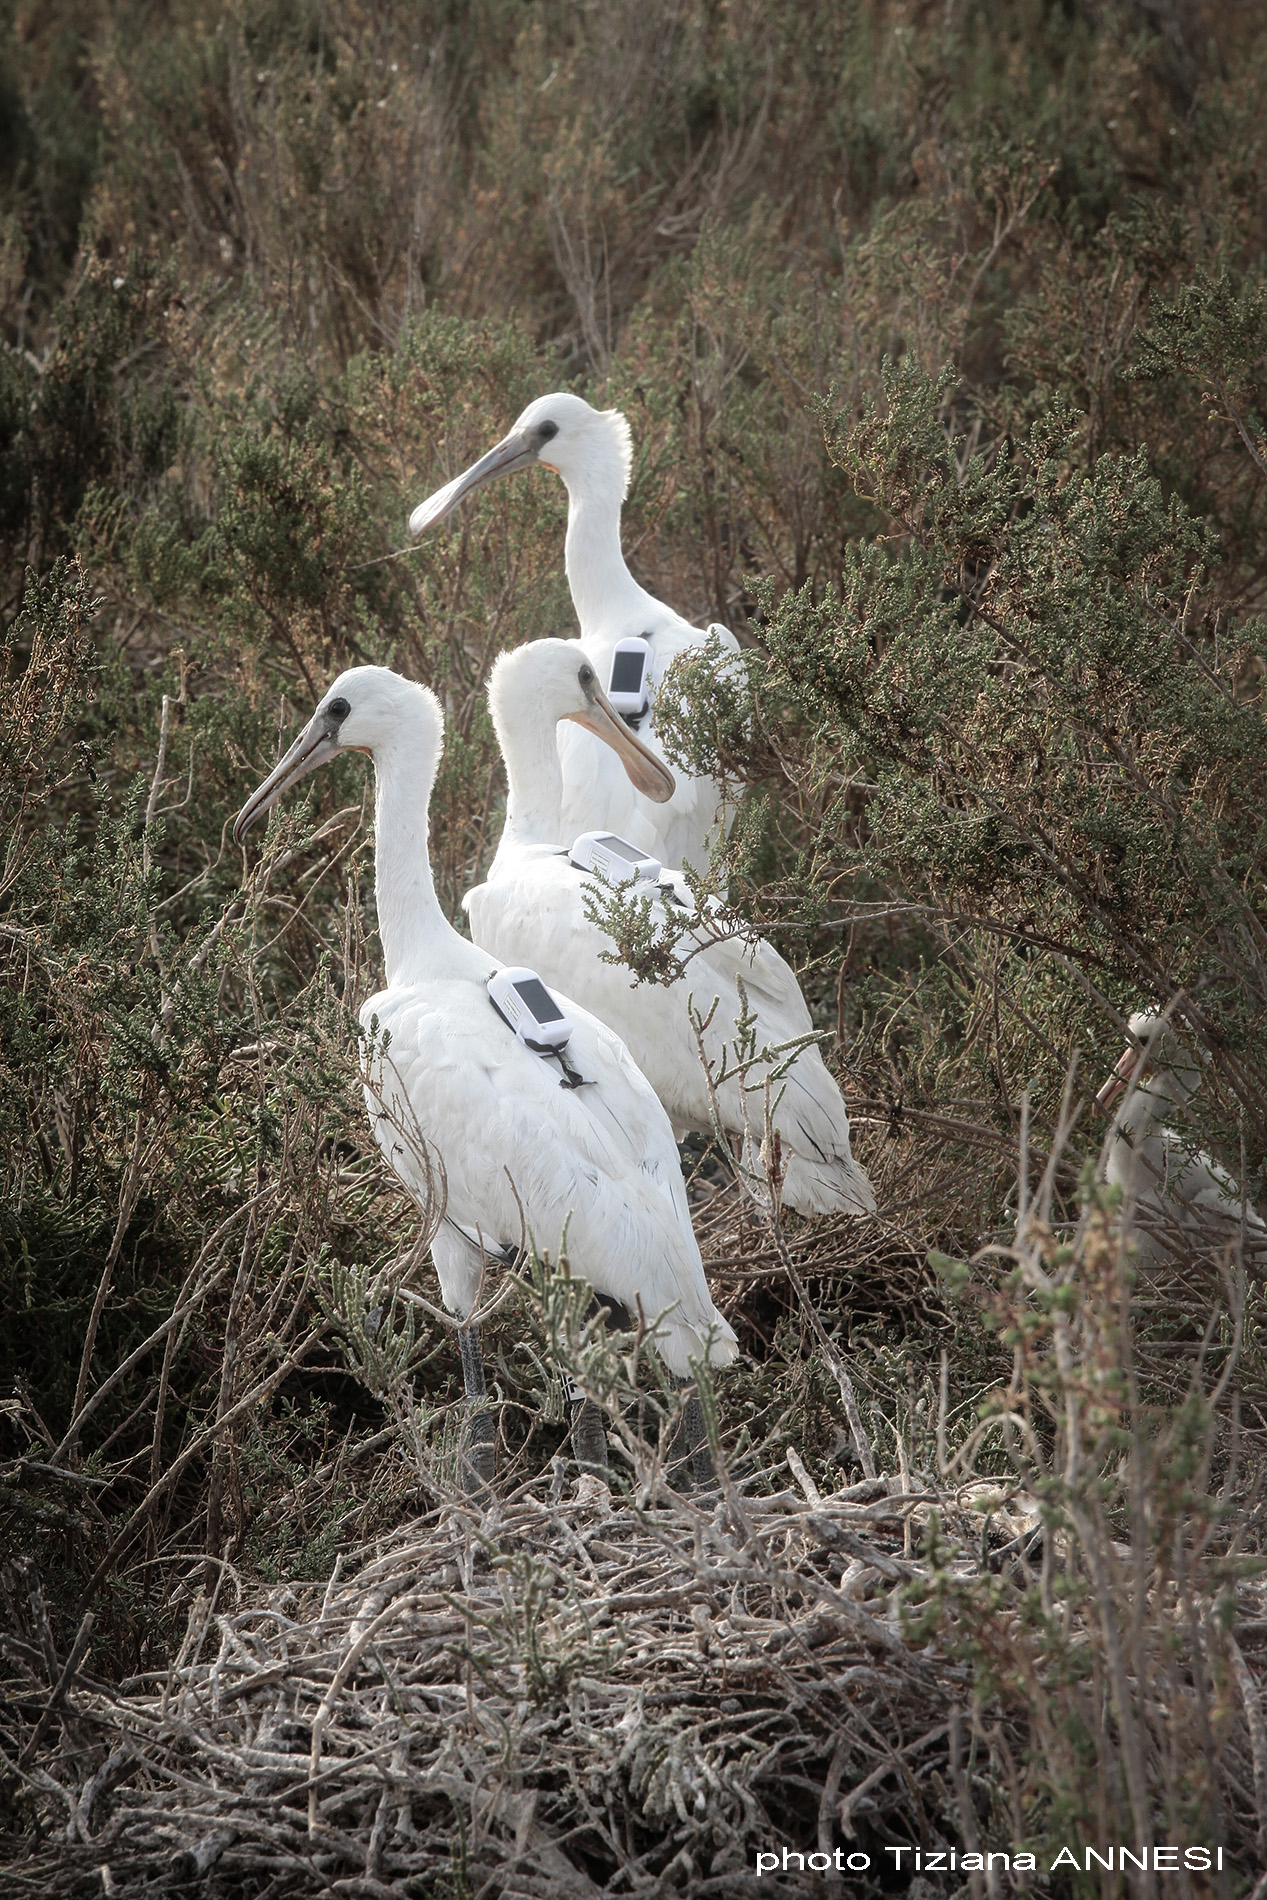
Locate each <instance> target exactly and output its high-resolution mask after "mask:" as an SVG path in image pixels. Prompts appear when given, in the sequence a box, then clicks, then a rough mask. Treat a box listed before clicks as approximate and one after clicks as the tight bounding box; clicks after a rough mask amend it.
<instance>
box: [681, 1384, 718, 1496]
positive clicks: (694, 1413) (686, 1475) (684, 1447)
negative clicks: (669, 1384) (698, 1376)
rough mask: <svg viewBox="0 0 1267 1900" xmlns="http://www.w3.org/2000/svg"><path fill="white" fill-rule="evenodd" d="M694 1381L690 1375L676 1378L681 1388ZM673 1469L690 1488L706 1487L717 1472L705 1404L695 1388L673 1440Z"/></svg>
mask: <svg viewBox="0 0 1267 1900" xmlns="http://www.w3.org/2000/svg"><path fill="white" fill-rule="evenodd" d="M690 1383H691V1381H690V1380H689V1379H677V1378H675V1379H674V1381H673V1384H674V1387H675V1388H676V1390H677V1391H679V1392H680V1391H681V1390H682V1389H683V1387H685V1386H689V1385H690ZM669 1470H670V1472H671V1473H673V1475H674V1476H680V1478H681V1479H682V1481H683V1484H684V1488H685V1489H686V1490H688V1491H706V1490H707V1489H708V1488H709V1486H710V1485H712V1484H713V1482H714V1481H715V1479H716V1476H717V1474H716V1472H715V1471H714V1470H713V1455H712V1453H711V1452H710V1451H709V1449H708V1434H707V1432H706V1431H705V1430H704V1408H703V1406H702V1405H701V1404H700V1402H699V1398H698V1395H697V1394H696V1393H695V1392H694V1391H692V1392H691V1395H690V1397H689V1398H688V1399H687V1401H686V1404H685V1405H684V1406H683V1407H682V1416H681V1418H680V1419H679V1420H678V1423H677V1429H676V1430H675V1432H674V1434H673V1437H672V1440H671V1441H670V1444H669Z"/></svg>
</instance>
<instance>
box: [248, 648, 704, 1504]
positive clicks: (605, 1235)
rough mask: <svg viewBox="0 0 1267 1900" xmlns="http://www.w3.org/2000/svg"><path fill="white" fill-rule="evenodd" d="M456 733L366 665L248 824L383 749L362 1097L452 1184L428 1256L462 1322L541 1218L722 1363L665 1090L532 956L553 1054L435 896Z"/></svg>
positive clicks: (682, 1349)
mask: <svg viewBox="0 0 1267 1900" xmlns="http://www.w3.org/2000/svg"><path fill="white" fill-rule="evenodd" d="M572 650H573V651H574V652H575V648H573V649H572ZM594 704H595V706H597V708H598V712H597V713H591V711H590V710H589V709H588V708H582V707H580V706H578V708H577V711H576V714H575V715H574V716H575V717H578V718H591V717H595V718H596V717H604V718H607V719H608V720H609V721H610V722H611V723H618V721H616V717H615V715H614V714H602V711H601V696H599V695H596V697H595V701H594ZM442 744H443V715H442V713H441V710H440V706H439V703H438V701H437V700H436V698H435V695H434V694H433V693H431V692H429V691H428V690H427V689H426V688H425V687H422V686H418V685H415V684H413V683H412V682H411V681H409V680H405V679H402V678H401V677H400V676H399V675H398V674H395V673H392V672H390V671H389V670H388V669H386V668H385V667H379V666H358V667H353V668H352V669H351V670H350V671H348V672H345V673H342V674H340V676H339V678H338V679H336V680H335V682H334V684H333V685H332V686H331V687H330V688H329V689H328V691H327V692H326V693H325V694H324V696H323V697H322V699H321V702H320V704H319V705H318V707H317V709H316V711H315V713H314V714H313V716H312V718H311V719H310V720H309V721H308V724H307V725H306V726H305V727H304V729H303V731H302V732H301V733H300V734H299V737H298V738H297V739H296V740H295V742H294V744H293V745H292V746H291V748H290V750H289V751H288V752H287V753H286V755H285V757H284V758H283V759H282V760H281V761H280V763H279V764H278V765H277V766H276V767H275V768H274V770H273V771H272V772H270V773H269V775H268V777H267V778H266V779H265V780H264V781H263V783H262V784H261V785H260V786H259V787H258V789H257V790H256V791H255V792H253V793H252V795H251V797H250V798H249V799H248V800H247V802H246V804H245V805H244V806H243V808H242V810H241V812H240V813H239V815H238V818H237V821H236V823H235V825H234V836H235V838H239V839H240V838H241V837H242V836H243V835H244V834H245V833H246V831H247V830H248V828H249V827H250V826H251V825H252V824H253V823H254V822H255V821H256V820H257V819H258V818H260V817H262V816H263V814H264V813H265V812H267V811H268V810H269V808H270V807H271V806H272V805H273V804H275V803H276V801H277V800H278V799H279V798H280V797H281V796H282V795H283V793H285V792H287V791H289V790H290V788H291V787H292V786H294V785H296V784H298V782H299V781H300V780H301V779H303V778H304V777H306V776H307V774H308V773H309V772H313V771H315V770H316V769H317V767H318V766H320V765H322V764H324V763H325V762H326V761H327V760H329V759H333V758H336V757H337V756H338V755H339V754H340V753H341V752H345V751H348V750H355V751H360V752H368V753H369V754H370V756H371V757H372V759H373V761H374V770H375V776H376V781H377V790H376V803H375V823H374V848H375V895H376V900H377V906H378V928H379V936H380V939H381V942H382V950H383V963H384V973H385V978H386V987H385V988H384V989H382V990H380V991H379V992H378V994H377V995H375V996H371V997H370V998H369V1000H368V1001H367V1002H366V1003H365V1004H364V1005H363V1007H362V1009H361V1013H360V1020H361V1026H362V1029H363V1030H364V1032H365V1034H366V1037H367V1038H368V1039H369V1051H368V1056H367V1066H366V1072H365V1096H366V1103H367V1106H368V1109H369V1113H370V1119H371V1122H372V1125H373V1130H374V1135H375V1139H376V1140H377V1142H378V1144H379V1147H380V1148H381V1149H382V1151H383V1153H384V1154H385V1156H386V1157H387V1159H388V1161H389V1162H390V1163H391V1165H392V1167H393V1168H394V1169H395V1171H396V1173H397V1175H398V1176H399V1178H400V1180H401V1181H402V1182H403V1184H404V1185H405V1187H406V1189H408V1191H409V1192H410V1194H411V1195H412V1196H413V1197H414V1198H415V1200H416V1201H417V1202H418V1203H419V1204H420V1205H421V1206H423V1207H424V1208H426V1207H427V1206H428V1204H429V1202H430V1203H431V1204H432V1205H434V1199H435V1187H436V1179H437V1176H438V1177H439V1178H440V1179H441V1180H442V1182H443V1190H444V1199H443V1219H442V1220H441V1222H440V1224H439V1227H438V1229H437V1231H436V1234H435V1238H434V1240H433V1242H432V1248H431V1254H432V1259H433V1261H434V1263H435V1268H436V1272H437V1274H438V1276H439V1280H440V1287H441V1291H442V1293H443V1297H444V1302H445V1305H446V1306H447V1307H448V1308H449V1310H450V1311H451V1312H452V1313H454V1314H455V1315H456V1316H457V1317H458V1319H459V1320H464V1319H466V1318H467V1317H468V1316H469V1315H470V1314H471V1312H472V1310H473V1308H474V1305H475V1302H476V1300H477V1299H478V1296H479V1290H480V1286H481V1282H482V1279H483V1274H484V1269H485V1261H486V1258H493V1257H496V1256H498V1255H500V1256H501V1257H502V1258H503V1259H506V1260H509V1259H511V1258H513V1257H514V1256H515V1255H516V1254H517V1253H518V1251H519V1250H520V1248H521V1246H522V1244H523V1242H524V1239H525V1235H524V1226H525V1224H526V1226H527V1229H528V1237H530V1238H531V1240H532V1241H533V1242H535V1244H536V1246H537V1247H538V1248H539V1249H541V1250H548V1251H550V1252H551V1253H552V1254H553V1255H554V1256H555V1257H556V1258H557V1257H558V1254H559V1251H560V1250H561V1249H564V1248H565V1251H566V1253H567V1256H568V1258H569V1261H570V1263H571V1265H572V1268H573V1270H574V1271H575V1273H576V1275H577V1277H578V1278H579V1279H582V1280H584V1281H585V1282H586V1283H587V1284H588V1285H589V1286H590V1287H591V1288H592V1290H593V1291H594V1292H595V1293H596V1294H598V1295H604V1296H606V1297H607V1298H608V1299H609V1300H614V1301H616V1302H618V1303H619V1304H620V1305H621V1306H623V1307H625V1308H626V1309H638V1308H640V1310H641V1313H642V1315H643V1316H644V1317H645V1319H646V1321H647V1323H648V1324H651V1323H652V1322H655V1321H658V1322H659V1324H658V1332H657V1335H656V1343H657V1346H658V1349H659V1351H660V1353H661V1355H662V1356H663V1358H664V1360H665V1363H666V1364H667V1366H668V1367H669V1369H670V1371H671V1372H672V1373H673V1374H674V1375H675V1376H676V1377H677V1378H679V1379H682V1378H684V1377H686V1376H688V1375H689V1372H690V1363H691V1360H692V1359H697V1360H704V1359H707V1361H708V1363H709V1364H711V1365H715V1366H716V1365H725V1364H727V1363H729V1361H730V1360H731V1359H733V1357H734V1355H735V1352H736V1350H737V1342H736V1339H735V1334H734V1332H733V1330H732V1329H731V1327H730V1325H729V1324H728V1322H727V1321H726V1320H725V1319H723V1317H722V1316H721V1314H720V1313H719V1312H718V1311H717V1308H716V1307H715V1306H714V1304H713V1301H712V1298H711V1295H710V1294H709V1290H708V1284H707V1281H706V1280H705V1277H704V1269H703V1264H702V1262H701V1259H700V1251H699V1246H698V1243H697V1242H696V1239H695V1235H694V1232H693V1231H692V1227H691V1220H690V1213H689V1209H688V1204H687V1195H686V1188H685V1184H684V1182H683V1179H682V1170H681V1164H680V1162H679V1159H678V1154H677V1149H676V1146H675V1143H674V1139H673V1131H672V1129H671V1128H670V1126H669V1120H668V1117H667V1115H666V1114H665V1112H664V1110H663V1108H661V1106H660V1103H659V1101H658V1100H657V1098H656V1095H655V1092H654V1090H653V1089H652V1088H651V1085H650V1084H649V1083H648V1082H647V1081H646V1080H645V1078H644V1077H643V1076H642V1075H641V1074H640V1073H639V1071H638V1069H637V1068H636V1067H635V1065H634V1063H633V1062H632V1060H631V1059H630V1056H629V1053H628V1051H627V1050H626V1048H625V1046H624V1044H623V1043H622V1042H621V1041H620V1038H619V1037H618V1036H617V1035H615V1034H614V1033H613V1031H612V1030H610V1029H608V1028H607V1027H606V1025H605V1024H603V1023H601V1022H599V1021H598V1020H597V1019H596V1018H595V1017H594V1016H592V1015H590V1014H589V1012H588V1011H586V1010H585V1009H582V1008H578V1007H577V1006H576V1005H575V1004H573V1003H571V1002H570V1001H568V1000H567V999H566V998H562V997H559V998H549V997H548V996H542V997H539V998H538V999H537V1001H536V1002H534V1000H533V996H532V993H531V985H530V984H529V985H528V988H527V989H525V988H523V987H522V984H523V983H525V982H527V979H528V978H529V977H530V976H531V973H530V972H522V971H520V972H518V973H517V974H518V976H519V977H520V979H521V988H520V989H519V991H518V992H517V996H518V999H519V1000H518V1002H516V1000H515V998H514V997H510V998H508V997H507V992H506V985H505V983H504V982H503V983H502V985H501V995H502V1004H503V1006H504V1007H505V1008H506V1009H510V1008H512V1006H513V1007H514V1008H515V1009H519V1008H520V1005H521V1004H523V1003H524V1002H525V1001H526V1003H527V1008H528V1012H529V1013H528V1015H527V1018H526V1020H527V1022H528V1024H529V1030H528V1031H526V1032H525V1033H531V1023H532V1013H531V1012H532V1011H533V1010H534V1009H535V1010H536V1011H537V1014H538V1015H539V1016H540V1017H541V1020H542V1021H546V1020H548V1019H549V1016H550V1011H551V1008H552V1007H554V1008H556V1009H557V1010H559V1012H560V1013H561V1014H563V1015H564V1016H565V1017H566V1018H570V1021H571V1025H572V1028H571V1036H570V1039H569V1040H567V1042H566V1046H565V1048H564V1050H563V1053H562V1055H561V1056H557V1057H556V1056H554V1055H551V1054H548V1053H546V1054H542V1053H538V1052H536V1050H534V1048H533V1047H530V1046H528V1044H527V1043H526V1042H525V1041H523V1040H520V1039H519V1036H518V1035H517V1033H516V1030H515V1029H514V1028H512V1027H511V1026H510V1024H509V1022H508V1021H507V1020H506V1019H504V1017H503V1015H502V1014H501V1013H499V1008H497V1007H495V1006H494V1003H493V1001H491V1000H490V990H489V984H490V979H496V978H497V977H498V973H499V972H501V971H502V970H503V966H502V965H501V964H500V963H499V962H498V960H497V958H496V957H494V956H491V955H490V954H489V953H488V951H487V950H484V949H481V948H479V947H478V946H477V945H475V944H473V943H469V942H467V940H466V939H465V938H464V937H460V936H459V935H458V933H457V932H456V931H455V930H454V929H453V928H452V926H451V925H450V924H449V922H448V920H447V919H446V918H445V916H444V914H443V912H442V911H441V909H440V906H439V903H438V902H437V899H436V894H435V888H434V884H433V881H432V875H431V863H430V858H429V855H428V845H427V836H428V806H429V802H430V798H431V790H432V786H433V783H434V780H435V774H436V768H437V765H438V763H439V759H440V754H441V749H442ZM642 783H643V784H645V785H646V786H647V787H648V789H649V790H650V791H651V792H653V793H654V792H655V791H657V790H665V789H667V785H668V784H669V783H671V778H670V775H669V774H667V773H666V772H665V769H664V767H663V766H661V765H660V764H659V763H658V761H655V760H654V759H651V758H650V756H649V755H648V763H647V766H646V769H645V773H644V775H643V777H642ZM515 975H516V973H515V972H512V973H511V977H512V978H513V977H514V976H515ZM537 990H538V991H540V990H541V985H540V984H538V985H537ZM543 1012H544V1013H543ZM542 1033H543V1034H546V1033H547V1032H545V1031H543V1032H542ZM385 1041H386V1047H385V1048H384V1046H383V1045H384V1042H385ZM582 1083H583V1086H581V1085H580V1084H582ZM461 1349H462V1363H463V1372H464V1377H465V1380H466V1390H467V1397H468V1399H470V1400H472V1401H478V1400H479V1399H481V1398H483V1397H484V1394H485V1385H484V1375H483V1367H482V1361H481V1356H480V1349H479V1339H478V1334H477V1332H476V1330H475V1329H474V1328H465V1329H463V1331H462V1334H461ZM586 1403H587V1404H588V1405H589V1410H588V1412H586V1410H585V1407H583V1406H581V1407H579V1408H577V1412H576V1416H575V1420H574V1431H573V1443H574V1448H575V1449H576V1451H577V1455H578V1457H580V1458H581V1459H582V1462H584V1463H588V1464H590V1465H594V1464H599V1465H605V1463H606V1443H605V1439H604V1437H603V1433H602V1425H601V1415H599V1414H598V1413H597V1408H595V1407H594V1406H593V1405H592V1404H589V1402H588V1401H587V1402H586ZM482 1421H486V1422H487V1421H489V1414H488V1413H487V1411H486V1410H481V1411H477V1413H476V1417H475V1419H474V1420H473V1421H472V1446H471V1450H470V1451H469V1453H468V1459H467V1469H468V1473H473V1476H474V1479H475V1481H476V1482H477V1483H482V1482H485V1481H486V1480H487V1479H489V1478H491V1476H492V1454H493V1450H494V1447H493V1444H492V1442H491V1432H490V1431H489V1430H488V1429H487V1424H486V1425H485V1428H484V1430H483V1434H482V1438H483V1442H482V1443H477V1442H476V1440H477V1439H478V1438H479V1437H480V1429H479V1428H480V1426H481V1422H482ZM688 1425H689V1420H688ZM696 1468H697V1469H698V1465H697V1467H696Z"/></svg>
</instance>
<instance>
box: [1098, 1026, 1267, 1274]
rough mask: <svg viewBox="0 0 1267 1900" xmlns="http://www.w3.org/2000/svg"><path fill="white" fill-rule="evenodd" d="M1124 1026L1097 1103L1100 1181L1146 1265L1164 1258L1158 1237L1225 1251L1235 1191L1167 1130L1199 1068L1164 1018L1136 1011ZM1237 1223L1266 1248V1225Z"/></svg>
mask: <svg viewBox="0 0 1267 1900" xmlns="http://www.w3.org/2000/svg"><path fill="white" fill-rule="evenodd" d="M1127 1026H1128V1028H1129V1029H1130V1033H1131V1040H1130V1043H1129V1045H1128V1046H1127V1048H1126V1050H1125V1052H1124V1053H1123V1055H1122V1056H1121V1058H1120V1060H1119V1061H1118V1063H1117V1066H1116V1068H1115V1069H1114V1070H1113V1073H1112V1075H1110V1077H1109V1079H1108V1081H1107V1082H1106V1083H1105V1084H1104V1087H1103V1088H1102V1089H1101V1090H1100V1092H1099V1094H1098V1095H1097V1097H1096V1100H1097V1101H1098V1102H1099V1104H1100V1106H1101V1107H1102V1108H1104V1109H1106V1110H1109V1109H1113V1110H1114V1111H1115V1112H1114V1114H1113V1126H1112V1129H1111V1130H1110V1133H1109V1137H1108V1141H1107V1143H1106V1148H1105V1157H1104V1177H1105V1179H1106V1181H1108V1182H1109V1183H1110V1184H1112V1185H1113V1186H1116V1187H1120V1188H1121V1189H1122V1198H1123V1204H1124V1209H1125V1213H1126V1217H1127V1219H1128V1220H1131V1221H1133V1222H1134V1223H1136V1224H1137V1225H1138V1228H1139V1232H1140V1245H1141V1250H1142V1252H1143V1253H1144V1254H1145V1256H1146V1257H1147V1258H1156V1257H1157V1256H1158V1254H1159V1253H1160V1252H1166V1251H1169V1249H1168V1248H1167V1247H1166V1245H1165V1240H1164V1239H1163V1236H1169V1237H1170V1239H1171V1240H1172V1241H1173V1240H1176V1239H1178V1238H1179V1237H1180V1236H1183V1237H1184V1238H1186V1239H1187V1240H1189V1241H1197V1242H1198V1243H1201V1242H1204V1243H1205V1244H1207V1245H1208V1244H1209V1243H1210V1242H1215V1243H1216V1244H1220V1245H1226V1243H1227V1242H1228V1241H1229V1240H1230V1239H1232V1238H1233V1236H1234V1234H1235V1232H1236V1231H1237V1229H1239V1227H1240V1223H1241V1190H1240V1186H1239V1184H1238V1183H1237V1182H1236V1181H1234V1180H1233V1179H1232V1176H1231V1175H1230V1174H1229V1173H1228V1172H1227V1170H1226V1169H1225V1168H1221V1167H1220V1166H1219V1164H1218V1162H1217V1161H1214V1160H1212V1159H1211V1157H1210V1156H1209V1155H1207V1154H1203V1153H1200V1152H1198V1153H1194V1152H1193V1151H1192V1148H1191V1146H1190V1145H1189V1144H1188V1143H1186V1142H1185V1141H1184V1140H1183V1137H1182V1136H1181V1135H1180V1134H1179V1133H1178V1132H1177V1130H1176V1129H1175V1128H1173V1127H1167V1126H1166V1123H1167V1121H1169V1120H1171V1119H1174V1120H1178V1119H1179V1118H1181V1117H1182V1114H1183V1111H1184V1109H1185V1107H1186V1106H1187V1104H1188V1102H1189V1101H1190V1100H1191V1098H1192V1096H1193V1095H1195V1094H1196V1092H1197V1090H1198V1089H1199V1088H1200V1086H1201V1072H1200V1069H1199V1067H1198V1066H1197V1064H1196V1062H1195V1060H1194V1058H1193V1057H1192V1056H1191V1055H1190V1054H1189V1053H1188V1051H1187V1050H1186V1049H1185V1048H1184V1046H1183V1044H1182V1042H1181V1041H1180V1039H1179V1037H1178V1036H1177V1035H1176V1033H1175V1030H1174V1028H1173V1026H1172V1025H1171V1023H1170V1022H1169V1021H1168V1019H1167V1018H1166V1017H1165V1016H1163V1015H1160V1014H1158V1013H1157V1012H1156V1011H1154V1010H1138V1011H1136V1013H1135V1015H1133V1016H1132V1017H1131V1018H1130V1021H1129V1023H1128V1025H1127ZM1118 1103H1120V1106H1115V1105H1116V1104H1118ZM1244 1216H1245V1239H1246V1241H1247V1242H1249V1243H1250V1244H1251V1245H1253V1246H1254V1247H1256V1248H1257V1247H1259V1246H1262V1245H1267V1221H1263V1220H1261V1219H1260V1218H1259V1216H1258V1215H1257V1214H1256V1213H1255V1211H1254V1209H1253V1208H1252V1207H1246V1208H1245V1210H1244ZM1159 1243H1160V1244H1159Z"/></svg>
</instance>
